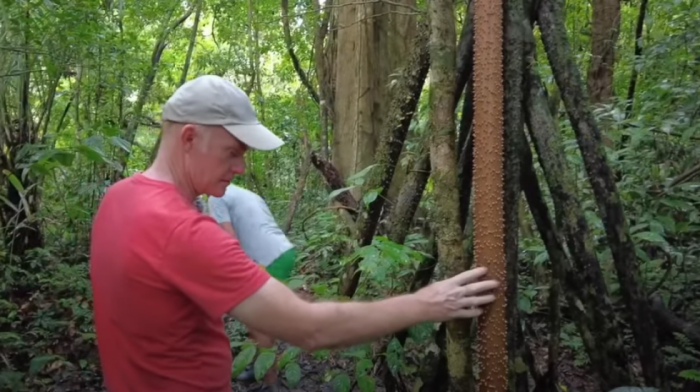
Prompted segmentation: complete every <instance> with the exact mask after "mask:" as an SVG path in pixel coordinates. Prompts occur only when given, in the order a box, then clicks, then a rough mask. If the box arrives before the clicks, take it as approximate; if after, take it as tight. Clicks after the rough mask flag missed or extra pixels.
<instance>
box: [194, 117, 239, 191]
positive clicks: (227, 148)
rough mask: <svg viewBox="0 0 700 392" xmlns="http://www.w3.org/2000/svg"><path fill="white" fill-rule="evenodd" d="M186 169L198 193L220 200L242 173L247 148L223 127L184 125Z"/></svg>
mask: <svg viewBox="0 0 700 392" xmlns="http://www.w3.org/2000/svg"><path fill="white" fill-rule="evenodd" d="M182 138H183V143H184V147H185V151H184V152H185V170H186V171H187V175H188V177H189V178H190V181H191V183H192V186H193V187H194V188H195V191H196V192H198V193H199V194H207V195H211V196H215V197H221V196H222V195H223V194H224V192H225V191H226V187H227V186H228V185H229V184H230V183H231V180H233V178H234V177H235V176H236V175H239V174H243V172H244V171H245V159H244V156H245V152H246V150H247V146H246V145H245V144H243V143H241V142H240V141H238V139H236V138H235V137H233V136H232V135H231V134H230V133H228V131H226V130H225V129H224V128H223V127H213V126H212V127H203V126H193V125H185V126H184V127H183V129H182Z"/></svg>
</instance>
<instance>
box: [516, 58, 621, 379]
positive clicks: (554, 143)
mask: <svg viewBox="0 0 700 392" xmlns="http://www.w3.org/2000/svg"><path fill="white" fill-rule="evenodd" d="M528 60H529V61H530V70H529V73H528V75H527V77H528V90H527V96H526V105H527V111H526V119H527V125H528V129H529V130H530V136H531V137H532V140H533V142H534V143H535V148H536V151H537V155H538V157H539V161H540V165H541V166H542V169H543V172H544V175H545V178H546V180H547V183H548V185H549V190H550V193H551V195H552V201H553V204H554V210H555V212H556V224H557V228H558V230H560V231H561V232H562V233H564V235H565V237H566V241H567V245H568V247H569V252H570V254H571V256H572V257H573V260H574V263H575V270H574V269H571V268H567V270H566V274H565V282H566V285H565V287H566V293H567V294H568V293H573V296H570V295H567V299H568V301H569V305H570V308H571V311H572V312H573V314H574V317H575V319H576V323H577V326H578V328H579V332H580V334H581V338H582V340H583V343H584V346H585V347H586V352H587V353H588V356H589V357H590V359H591V365H592V366H593V369H594V371H595V372H596V373H597V375H598V377H599V379H600V381H601V389H602V390H610V389H613V388H615V387H617V386H621V385H629V382H630V380H631V378H630V376H629V369H628V362H627V355H626V354H625V350H624V347H623V344H622V338H621V337H620V335H619V333H620V326H619V324H618V323H617V321H616V315H615V311H614V309H613V308H612V304H611V302H610V298H609V297H608V290H607V287H606V285H605V280H604V279H603V273H602V271H601V269H600V264H599V263H598V259H597V257H596V255H595V250H594V249H593V240H592V238H591V237H590V233H589V230H588V224H587V223H586V218H585V217H584V215H583V211H581V203H580V201H579V200H578V197H577V195H576V188H575V185H574V182H573V180H572V179H571V177H570V176H569V174H568V170H567V169H568V165H567V163H566V157H565V155H564V147H563V144H562V142H561V139H560V137H559V134H558V130H557V128H556V124H555V123H554V121H553V119H552V118H551V115H550V113H549V107H548V106H547V105H548V102H547V97H546V96H545V91H544V87H543V86H542V84H541V82H540V79H539V76H537V74H536V73H535V71H534V60H533V58H532V53H531V54H530V56H528ZM530 203H532V202H530ZM579 304H580V305H579Z"/></svg>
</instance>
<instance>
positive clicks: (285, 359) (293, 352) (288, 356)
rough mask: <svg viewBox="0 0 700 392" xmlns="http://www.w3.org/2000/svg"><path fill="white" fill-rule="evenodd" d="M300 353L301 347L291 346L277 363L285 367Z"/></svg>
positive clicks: (281, 367)
mask: <svg viewBox="0 0 700 392" xmlns="http://www.w3.org/2000/svg"><path fill="white" fill-rule="evenodd" d="M299 354H301V349H300V348H299V347H294V346H290V347H288V348H287V349H286V350H284V352H283V353H282V355H280V359H279V361H278V363H277V365H278V366H279V367H280V369H284V367H285V366H287V364H288V363H291V362H292V361H294V360H295V359H297V358H298V357H299Z"/></svg>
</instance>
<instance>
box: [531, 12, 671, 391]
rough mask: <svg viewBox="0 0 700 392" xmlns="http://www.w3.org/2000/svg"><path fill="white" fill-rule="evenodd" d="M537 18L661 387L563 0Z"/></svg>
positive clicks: (648, 371)
mask: <svg viewBox="0 0 700 392" xmlns="http://www.w3.org/2000/svg"><path fill="white" fill-rule="evenodd" d="M538 21H539V24H540V28H541V31H542V42H543V43H544V47H545V51H546V52H547V57H548V58H549V62H550V64H551V66H552V71H553V74H554V79H555V80H556V82H557V85H558V86H559V89H560V90H561V96H562V99H563V101H564V106H565V108H566V111H567V113H568V115H569V119H570V120H571V125H572V127H573V129H574V132H575V133H576V139H577V141H578V145H579V149H580V150H581V155H582V156H583V162H584V165H585V167H586V172H587V173H588V179H589V181H590V183H591V187H592V188H593V193H594V195H595V199H596V202H597V204H598V209H599V211H600V215H601V218H602V220H603V223H604V226H605V232H606V237H607V240H608V244H609V246H610V250H611V252H612V255H613V260H614V261H615V269H616V271H617V276H618V280H619V282H620V291H621V293H622V298H623V300H624V302H625V305H626V310H627V313H628V320H629V323H630V327H631V329H632V334H633V336H634V340H635V342H636V344H637V350H638V353H639V358H640V361H641V365H642V372H643V374H644V379H645V381H646V383H647V385H649V386H661V383H662V378H661V377H662V372H661V364H662V358H661V351H660V350H658V344H657V339H656V327H655V325H654V323H653V322H649V320H650V319H651V312H650V309H649V304H648V302H647V299H646V295H645V293H644V291H643V290H642V287H641V286H640V284H639V266H638V265H637V259H636V255H635V252H634V244H633V243H632V239H631V238H630V235H629V228H628V224H627V220H626V219H625V215H624V211H623V209H622V203H621V201H620V197H619V194H618V192H617V185H616V184H615V178H614V176H613V173H612V170H611V169H610V166H609V165H608V162H607V158H606V155H605V149H604V147H603V143H602V140H601V132H600V129H599V127H598V125H597V124H596V122H595V119H594V118H593V114H592V113H591V111H590V109H589V107H588V105H587V99H586V92H585V90H584V89H583V82H582V78H581V75H580V73H579V70H578V68H577V67H576V63H575V61H574V57H573V53H572V51H571V48H570V46H569V42H568V39H567V37H566V29H565V27H564V12H563V0H543V1H542V4H541V6H540V10H539V14H538Z"/></svg>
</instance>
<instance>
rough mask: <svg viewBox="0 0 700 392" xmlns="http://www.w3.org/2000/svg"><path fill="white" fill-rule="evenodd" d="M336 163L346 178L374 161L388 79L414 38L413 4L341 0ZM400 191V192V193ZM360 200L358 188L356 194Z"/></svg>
mask: <svg viewBox="0 0 700 392" xmlns="http://www.w3.org/2000/svg"><path fill="white" fill-rule="evenodd" d="M336 4H337V7H336V8H335V10H336V12H337V18H338V21H337V24H338V30H337V31H338V36H337V57H336V62H335V70H334V72H335V75H336V77H335V97H334V99H333V104H334V110H333V112H334V116H335V118H334V126H333V130H334V135H333V136H334V137H333V164H334V165H335V167H336V168H337V169H338V171H339V172H340V174H341V175H342V176H343V178H348V177H349V176H351V175H352V174H354V173H356V172H359V171H360V170H362V169H364V168H365V167H367V166H369V165H371V164H372V163H373V162H374V157H375V153H376V149H377V146H378V145H379V140H380V130H381V129H383V127H384V123H385V118H386V112H387V111H388V109H389V107H388V105H389V104H390V102H389V100H388V99H387V97H388V88H389V85H390V84H391V83H390V82H391V81H390V75H391V74H392V73H393V72H394V71H395V70H396V69H397V68H398V67H400V66H401V65H402V64H403V62H404V61H405V54H406V53H407V52H408V51H409V50H410V48H411V44H412V42H413V36H414V34H415V28H416V26H415V16H414V15H412V14H411V12H410V10H411V9H412V8H415V0H399V1H396V2H391V3H385V2H377V1H372V0H360V1H357V0H338V1H337V2H336ZM396 193H398V192H396ZM352 194H353V196H354V197H355V198H356V199H358V200H359V198H360V196H361V190H360V189H354V190H353V191H352Z"/></svg>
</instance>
